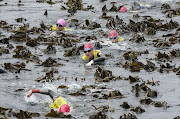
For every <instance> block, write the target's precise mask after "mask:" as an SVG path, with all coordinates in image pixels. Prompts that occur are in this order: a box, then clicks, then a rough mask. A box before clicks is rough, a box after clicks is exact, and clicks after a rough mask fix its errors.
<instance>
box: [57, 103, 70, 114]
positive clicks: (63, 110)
mask: <svg viewBox="0 0 180 119" xmlns="http://www.w3.org/2000/svg"><path fill="white" fill-rule="evenodd" d="M69 111H70V107H69V105H68V104H64V105H62V106H61V107H60V108H59V112H62V113H66V112H69Z"/></svg>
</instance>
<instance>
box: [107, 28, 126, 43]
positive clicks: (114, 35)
mask: <svg viewBox="0 0 180 119" xmlns="http://www.w3.org/2000/svg"><path fill="white" fill-rule="evenodd" d="M108 40H110V41H111V42H112V43H116V42H119V41H123V40H124V39H123V38H121V37H118V34H117V32H116V31H115V30H111V31H110V32H109V38H108Z"/></svg>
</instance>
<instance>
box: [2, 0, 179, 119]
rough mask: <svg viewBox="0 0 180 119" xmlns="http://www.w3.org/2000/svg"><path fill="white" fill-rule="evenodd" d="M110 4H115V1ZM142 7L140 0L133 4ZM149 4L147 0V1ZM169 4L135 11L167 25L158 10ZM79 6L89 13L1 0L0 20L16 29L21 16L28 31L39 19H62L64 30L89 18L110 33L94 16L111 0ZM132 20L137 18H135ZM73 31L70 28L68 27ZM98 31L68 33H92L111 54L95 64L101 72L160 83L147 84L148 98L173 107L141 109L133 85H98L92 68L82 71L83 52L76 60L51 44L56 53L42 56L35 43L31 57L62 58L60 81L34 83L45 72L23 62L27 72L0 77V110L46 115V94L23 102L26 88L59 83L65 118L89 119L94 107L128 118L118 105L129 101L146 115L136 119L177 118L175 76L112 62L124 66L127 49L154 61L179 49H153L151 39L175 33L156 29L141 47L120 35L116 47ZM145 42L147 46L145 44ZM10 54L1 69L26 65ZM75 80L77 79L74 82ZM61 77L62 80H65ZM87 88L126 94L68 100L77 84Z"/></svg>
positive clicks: (32, 0)
mask: <svg viewBox="0 0 180 119" xmlns="http://www.w3.org/2000/svg"><path fill="white" fill-rule="evenodd" d="M114 1H115V0H114ZM116 1H117V4H116V6H120V5H126V6H127V8H128V10H129V9H130V8H131V5H132V3H133V2H134V1H133V0H126V1H120V0H116ZM6 2H7V3H8V5H5V3H6ZM138 2H139V3H140V2H144V3H147V1H145V0H140V1H138ZM148 2H149V1H148ZM165 2H168V3H169V4H170V5H171V6H174V7H176V4H175V3H176V2H177V1H171V0H168V1H165V0H162V1H158V0H156V1H155V0H152V1H151V2H150V4H155V5H156V7H154V8H153V9H150V10H148V9H141V10H139V12H140V13H139V15H140V16H145V15H150V16H152V17H153V18H154V19H159V18H160V19H161V20H164V22H166V21H170V20H171V19H170V18H166V17H165V15H164V14H162V13H161V11H160V10H159V9H160V7H161V5H162V3H165ZM83 3H84V4H83V5H84V7H86V6H87V5H92V6H93V7H95V8H94V10H89V11H77V13H75V14H74V15H73V16H70V17H69V13H68V12H67V11H62V10H60V6H61V5H64V3H63V2H62V3H57V4H54V5H49V4H47V3H46V2H45V3H36V2H35V0H22V2H21V4H23V6H18V5H17V4H18V1H17V0H16V1H15V0H4V1H0V20H4V21H7V23H9V24H11V25H14V26H16V27H18V26H21V25H23V23H17V22H16V20H15V19H17V18H19V17H23V18H25V19H27V21H25V22H24V23H29V24H30V27H33V26H36V27H39V24H40V23H41V21H43V22H44V23H45V24H46V25H53V24H55V22H56V20H57V19H59V18H64V19H65V20H66V21H67V27H69V25H70V22H69V21H70V19H78V20H79V22H80V23H81V22H82V24H85V23H84V21H85V19H89V20H90V21H95V22H97V23H100V24H101V26H102V28H99V29H102V30H104V31H105V32H107V33H108V32H109V31H110V29H107V28H106V26H105V24H106V22H107V21H106V20H103V19H99V16H100V15H102V11H101V8H102V7H103V6H104V5H105V4H106V5H107V8H108V9H110V8H111V6H112V5H111V4H110V1H105V2H104V3H101V2H99V1H98V0H91V1H89V0H83ZM46 9H47V11H48V15H47V16H45V15H43V14H44V12H45V10H46ZM94 12H95V13H94ZM134 14H135V13H119V12H118V13H116V12H109V13H107V15H108V16H109V15H111V16H116V15H118V16H119V17H120V18H121V19H123V20H124V22H126V23H128V22H129V20H128V19H133V15H134ZM172 19H173V20H174V21H177V22H178V23H180V19H179V16H175V17H173V18H172ZM135 21H136V20H135ZM72 29H75V28H73V27H72ZM99 29H95V30H82V29H75V30H72V31H69V33H72V34H76V35H78V37H81V36H86V35H93V34H94V35H95V36H96V37H97V38H98V40H97V41H100V42H101V43H102V41H103V42H104V43H102V44H103V45H104V47H103V48H102V49H101V50H102V53H103V54H110V53H112V54H113V56H114V58H107V60H106V61H105V64H104V65H100V67H103V68H105V69H106V70H111V71H112V72H113V75H114V76H124V77H129V75H131V76H138V77H140V78H141V79H143V80H145V81H147V80H152V79H154V81H160V83H159V84H160V85H158V86H150V85H148V87H150V88H152V89H153V90H157V91H158V97H157V98H153V99H152V100H154V101H166V102H167V104H168V105H169V106H172V107H170V108H167V109H164V108H162V107H160V108H158V107H154V106H152V105H141V104H140V103H139V101H138V100H139V98H145V96H144V95H141V96H140V97H135V94H134V93H133V92H132V91H131V90H132V86H133V85H135V84H130V83H129V81H124V80H116V81H111V82H106V83H99V82H95V81H94V72H95V70H96V68H97V66H92V67H90V68H86V67H84V64H83V63H82V61H81V56H82V55H83V52H82V51H81V52H80V54H81V55H80V56H75V57H64V56H63V54H64V48H62V47H61V46H56V49H57V53H56V54H55V55H54V54H53V55H46V54H44V53H43V52H42V49H45V48H46V47H47V45H40V46H38V47H37V49H35V48H31V47H28V48H29V49H30V51H31V52H32V54H35V55H38V56H40V55H42V56H40V59H41V60H42V61H45V59H47V58H48V57H53V58H62V59H63V60H58V62H60V63H63V64H65V66H58V67H55V68H56V69H57V70H58V71H59V73H58V74H54V77H55V78H57V77H58V76H60V77H61V79H60V80H54V81H53V82H50V83H45V84H44V83H39V82H36V81H35V79H37V78H39V77H41V76H44V75H45V72H42V70H43V69H44V67H42V66H35V65H36V64H35V63H32V62H29V63H27V64H26V68H27V69H30V70H32V71H30V72H28V71H21V73H6V74H1V77H0V90H1V92H0V107H7V108H14V109H18V110H27V111H30V112H38V113H41V114H42V118H43V114H45V113H48V112H49V111H50V109H49V107H48V104H49V102H50V100H51V99H50V97H49V96H45V95H40V94H39V95H38V94H33V96H32V97H31V98H30V99H29V98H26V92H27V91H28V90H29V89H32V88H49V89H52V90H54V91H56V90H57V89H56V88H57V87H58V86H60V85H66V86H68V87H69V88H68V89H59V90H58V93H59V94H61V95H62V96H63V97H65V98H66V99H67V101H68V102H69V103H70V105H71V106H72V107H73V108H72V111H71V112H70V114H72V116H74V117H75V118H78V119H80V118H82V119H86V118H89V116H90V115H92V114H94V112H95V109H94V107H93V106H92V105H95V106H96V107H99V106H104V105H108V103H109V106H110V108H112V109H115V112H108V113H107V115H108V117H109V118H110V117H112V118H115V119H117V118H119V117H120V116H121V115H123V114H124V113H126V114H128V113H129V112H131V113H132V111H130V110H125V109H123V108H122V107H120V106H119V105H121V104H122V103H123V102H124V101H126V102H128V104H130V105H132V106H133V107H137V106H141V107H142V108H143V109H145V111H146V112H144V113H142V114H136V113H133V114H135V115H136V116H137V118H138V119H144V118H148V119H154V118H159V119H170V118H174V117H176V116H180V114H179V112H180V108H179V107H178V106H175V105H178V104H180V103H179V99H180V89H179V84H180V80H179V79H180V77H178V76H177V75H176V74H175V73H174V72H172V71H170V72H169V73H166V72H164V73H159V72H158V71H157V70H155V71H153V72H146V71H145V70H141V71H140V72H138V73H133V72H130V71H129V70H125V69H124V68H122V67H115V63H116V62H124V59H123V54H124V53H125V52H126V51H131V50H134V51H145V50H149V54H143V55H141V56H138V59H139V61H141V62H143V63H146V59H147V58H148V59H150V58H152V59H153V58H155V54H156V53H157V51H161V52H169V51H172V49H177V48H179V44H174V45H172V47H169V48H166V49H160V48H155V47H153V46H152V45H150V44H152V40H154V39H156V38H159V37H161V36H162V35H164V34H168V33H174V31H175V30H169V31H166V32H162V31H161V32H160V31H158V32H157V33H156V35H153V36H145V39H146V42H143V43H140V44H138V43H133V42H131V41H128V40H126V39H130V38H132V37H133V34H121V36H122V37H123V38H124V39H125V40H124V41H122V42H121V43H118V44H112V43H110V42H108V41H106V39H107V38H105V37H103V38H101V37H100V36H99V35H98V33H97V31H98V30H99ZM0 31H1V32H2V33H3V34H4V35H5V37H8V36H10V35H11V34H12V33H11V32H7V31H4V30H2V29H0ZM50 33H51V31H49V30H46V34H47V36H48V35H49V34H50ZM32 37H37V35H32ZM1 38H3V37H0V39H1ZM91 42H92V44H94V43H95V42H96V41H91ZM84 43H85V41H81V42H80V43H78V44H77V46H80V45H82V44H84ZM12 44H13V45H14V46H16V45H24V43H23V44H21V43H15V42H12ZM147 44H148V45H147ZM0 46H6V45H4V44H0ZM10 51H11V54H3V55H2V56H0V66H3V64H4V63H7V62H9V63H12V64H14V63H16V62H25V60H22V59H15V58H12V55H13V54H14V52H13V50H10ZM65 60H70V61H69V62H66V61H65ZM152 62H153V63H155V64H156V66H158V67H159V65H160V64H159V62H157V61H155V60H153V61H152ZM171 64H172V65H175V66H176V67H178V66H180V62H179V58H175V59H173V61H172V62H171ZM76 77H77V81H76V80H75V78H76ZM65 78H67V80H66V81H65ZM82 78H85V79H86V80H85V81H83V80H81V79H82ZM88 85H97V86H103V87H104V86H105V87H107V88H109V89H108V90H107V89H101V90H103V92H104V93H107V94H108V93H109V92H110V91H113V90H119V91H120V92H121V93H122V94H123V95H125V96H126V98H122V99H108V100H105V99H97V98H93V97H92V96H91V93H92V92H94V91H97V90H98V89H96V90H93V89H90V91H89V92H87V94H86V96H70V95H68V93H70V92H76V91H78V90H80V89H81V88H82V86H88ZM17 89H24V90H23V91H17V92H16V91H15V90H17Z"/></svg>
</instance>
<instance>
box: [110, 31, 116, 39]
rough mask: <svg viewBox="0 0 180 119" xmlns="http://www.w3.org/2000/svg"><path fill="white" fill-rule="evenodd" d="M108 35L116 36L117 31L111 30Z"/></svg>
mask: <svg viewBox="0 0 180 119" xmlns="http://www.w3.org/2000/svg"><path fill="white" fill-rule="evenodd" d="M110 36H113V37H115V36H117V32H116V31H115V30H112V31H111V32H109V37H110Z"/></svg>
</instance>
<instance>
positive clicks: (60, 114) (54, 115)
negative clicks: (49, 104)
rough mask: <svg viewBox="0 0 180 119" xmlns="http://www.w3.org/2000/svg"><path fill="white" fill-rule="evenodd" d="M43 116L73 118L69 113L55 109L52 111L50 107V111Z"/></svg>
mask: <svg viewBox="0 0 180 119" xmlns="http://www.w3.org/2000/svg"><path fill="white" fill-rule="evenodd" d="M45 117H53V118H73V117H72V116H71V115H70V114H69V115H66V114H63V113H59V112H57V111H54V110H53V109H51V112H49V113H47V114H46V115H45Z"/></svg>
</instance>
